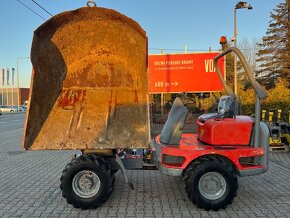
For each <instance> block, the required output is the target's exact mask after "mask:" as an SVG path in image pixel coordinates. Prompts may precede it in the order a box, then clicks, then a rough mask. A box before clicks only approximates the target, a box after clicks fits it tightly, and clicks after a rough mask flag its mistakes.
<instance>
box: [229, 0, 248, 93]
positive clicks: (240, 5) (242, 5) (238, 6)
mask: <svg viewBox="0 0 290 218" xmlns="http://www.w3.org/2000/svg"><path fill="white" fill-rule="evenodd" d="M243 8H247V9H248V10H252V9H253V7H252V6H251V5H250V4H248V2H238V3H237V4H236V6H235V9H234V38H233V41H234V47H237V35H238V33H237V9H243ZM234 89H235V94H236V95H237V94H238V78H237V56H236V55H234Z"/></svg>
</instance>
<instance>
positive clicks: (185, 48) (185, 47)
mask: <svg viewBox="0 0 290 218" xmlns="http://www.w3.org/2000/svg"><path fill="white" fill-rule="evenodd" d="M186 53H187V46H186V45H185V46H184V54H186Z"/></svg>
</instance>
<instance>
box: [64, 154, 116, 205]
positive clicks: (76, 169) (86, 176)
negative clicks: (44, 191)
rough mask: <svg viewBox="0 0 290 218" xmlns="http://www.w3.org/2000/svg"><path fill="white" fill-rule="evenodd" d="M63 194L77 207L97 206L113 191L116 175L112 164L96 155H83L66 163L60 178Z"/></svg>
mask: <svg viewBox="0 0 290 218" xmlns="http://www.w3.org/2000/svg"><path fill="white" fill-rule="evenodd" d="M60 182H61V184H60V189H61V190H62V195H63V197H65V198H66V199H67V202H68V203H69V204H72V205H73V206H74V207H75V208H82V209H90V208H96V207H98V206H100V205H101V204H102V203H104V202H105V201H106V200H108V198H109V197H110V195H111V194H112V192H113V189H114V182H115V176H114V174H113V173H112V171H111V168H110V165H109V164H108V163H107V162H106V161H105V160H104V159H103V158H102V157H98V156H95V155H82V156H80V157H77V158H75V159H73V160H72V161H71V162H70V163H69V164H67V165H66V167H65V169H64V170H63V172H62V175H61V178H60Z"/></svg>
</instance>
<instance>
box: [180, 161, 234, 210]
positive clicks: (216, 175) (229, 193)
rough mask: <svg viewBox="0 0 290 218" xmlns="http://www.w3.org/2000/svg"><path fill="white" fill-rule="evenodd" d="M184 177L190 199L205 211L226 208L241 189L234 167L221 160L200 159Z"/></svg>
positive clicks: (188, 168)
mask: <svg viewBox="0 0 290 218" xmlns="http://www.w3.org/2000/svg"><path fill="white" fill-rule="evenodd" d="M183 176H184V177H183V180H184V183H185V191H186V193H187V195H188V197H189V199H190V200H191V201H192V202H193V203H194V204H196V205H197V206H198V207H199V208H203V209H205V210H215V211H217V210H219V209H221V208H223V209H224V208H226V206H227V205H229V204H231V203H232V202H233V200H234V198H235V197H236V195H237V191H238V188H239V184H238V178H237V175H236V173H235V171H234V169H233V167H232V166H231V165H228V164H227V163H226V162H225V161H224V160H222V159H220V158H215V157H202V158H199V159H197V160H195V161H194V162H192V163H191V164H190V165H189V166H188V167H187V169H186V170H185V172H184V174H183Z"/></svg>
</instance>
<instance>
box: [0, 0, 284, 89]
mask: <svg viewBox="0 0 290 218" xmlns="http://www.w3.org/2000/svg"><path fill="white" fill-rule="evenodd" d="M20 1H22V2H23V3H24V4H26V5H27V6H29V7H31V8H32V9H33V10H35V11H36V12H37V13H38V14H40V15H41V16H42V17H44V18H45V19H49V18H50V15H48V14H46V13H45V12H44V11H42V10H41V9H40V8H39V7H38V6H37V5H35V4H34V3H33V2H32V1H31V0H20ZM36 2H38V3H39V4H40V5H42V6H43V7H44V8H46V9H47V10H48V11H49V12H50V13H52V14H53V15H55V14H58V13H61V12H63V11H67V10H73V9H76V8H79V7H84V6H86V2H87V1H86V0H36ZM237 2H238V1H231V0H179V1H177V0H98V1H96V3H97V5H98V6H100V7H106V8H112V9H115V10H117V11H119V12H121V13H123V14H125V15H127V16H128V17H131V18H132V19H134V20H136V21H137V22H139V24H140V25H141V26H142V27H143V29H144V30H145V31H146V32H147V36H148V38H149V53H156V52H159V51H158V50H154V49H156V48H158V49H159V48H163V49H180V50H175V51H174V50H165V52H168V53H171V52H173V53H176V52H182V51H181V50H182V49H183V48H184V46H185V45H186V46H187V48H188V50H189V51H190V50H192V51H199V50H200V51H205V50H208V48H209V47H211V48H212V49H213V50H216V49H218V48H219V47H220V45H219V38H220V36H222V35H225V36H227V37H228V38H231V37H233V29H234V15H233V14H234V13H233V12H234V6H235V4H236V3H237ZM280 2H283V0H251V1H249V3H250V4H251V5H252V6H253V10H247V9H241V10H237V27H238V37H237V40H238V41H239V40H241V39H242V38H248V39H249V40H250V41H251V40H252V39H260V38H261V37H262V36H264V35H265V33H266V31H267V28H268V24H269V21H270V12H271V11H272V10H273V9H274V8H275V7H276V5H277V4H278V3H280ZM1 9H2V10H1V13H0V30H1V32H0V69H2V68H7V67H9V68H12V67H14V68H15V67H16V60H17V58H19V57H27V56H29V55H30V48H31V42H32V36H33V31H34V30H35V29H36V28H37V27H38V26H39V25H41V24H42V23H43V22H44V20H43V19H42V18H40V17H38V16H37V15H35V14H34V13H33V12H31V11H29V10H28V9H27V8H25V7H24V6H23V5H21V4H20V3H19V2H17V0H1ZM31 67H32V66H31V63H30V60H29V59H21V60H19V74H20V86H21V87H29V85H30V77H31Z"/></svg>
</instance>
